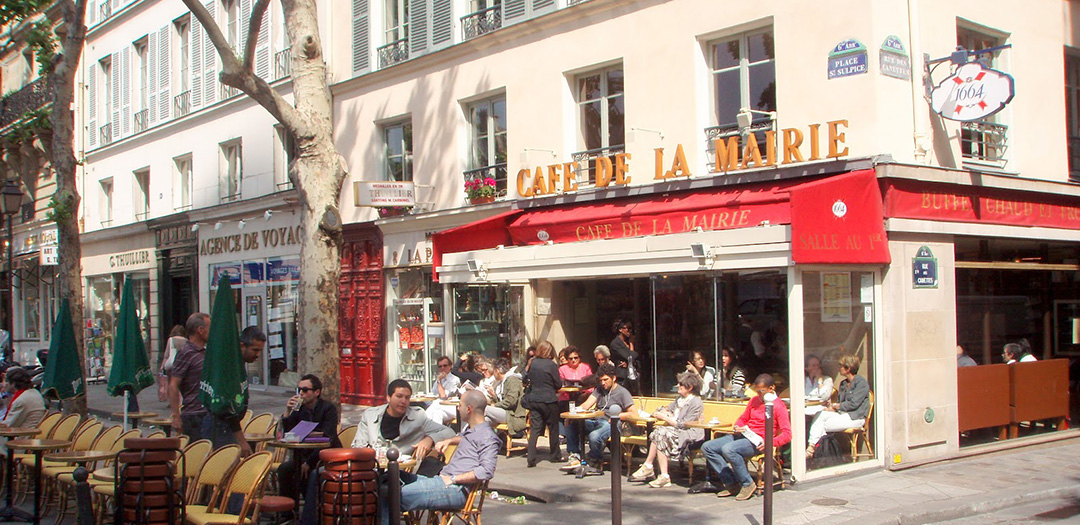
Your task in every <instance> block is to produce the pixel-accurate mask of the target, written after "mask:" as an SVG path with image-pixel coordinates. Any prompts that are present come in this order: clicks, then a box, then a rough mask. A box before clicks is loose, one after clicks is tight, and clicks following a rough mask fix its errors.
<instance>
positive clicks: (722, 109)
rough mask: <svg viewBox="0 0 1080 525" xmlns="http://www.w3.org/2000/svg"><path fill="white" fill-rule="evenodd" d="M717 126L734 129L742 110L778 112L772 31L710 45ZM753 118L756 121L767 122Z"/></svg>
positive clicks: (768, 30) (754, 33) (731, 38)
mask: <svg viewBox="0 0 1080 525" xmlns="http://www.w3.org/2000/svg"><path fill="white" fill-rule="evenodd" d="M710 51H711V57H710V58H711V62H712V76H713V82H714V88H715V89H716V108H715V109H716V124H718V125H719V126H721V127H734V126H735V125H736V115H738V114H739V110H740V109H741V108H748V109H752V110H756V111H776V55H775V52H774V49H773V34H772V29H766V30H763V31H760V30H759V31H754V32H750V33H744V34H741V35H737V36H734V37H730V38H727V39H725V40H721V41H719V42H716V43H714V44H712V45H711V46H710ZM767 118H768V117H766V116H763V115H754V118H753V120H754V121H755V122H758V121H761V120H763V119H767Z"/></svg>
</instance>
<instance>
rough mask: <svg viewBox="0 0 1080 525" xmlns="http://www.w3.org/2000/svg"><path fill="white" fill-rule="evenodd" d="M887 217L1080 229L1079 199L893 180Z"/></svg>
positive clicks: (888, 189) (887, 198) (888, 190)
mask: <svg viewBox="0 0 1080 525" xmlns="http://www.w3.org/2000/svg"><path fill="white" fill-rule="evenodd" d="M885 216H886V217H901V218H907V219H927V220H939V221H953V222H973V223H986V224H1004V225H1011V226H1042V227H1046V228H1067V229H1077V228H1080V200H1078V199H1076V198H1072V199H1068V198H1066V197H1063V196H1060V195H1046V194H1034V193H1019V192H1014V191H1006V190H994V189H987V188H981V189H976V188H967V187H958V186H951V185H945V184H931V183H926V182H923V181H909V180H890V181H888V182H887V183H886V185H885Z"/></svg>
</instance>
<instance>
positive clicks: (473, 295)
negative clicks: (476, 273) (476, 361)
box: [453, 284, 529, 363]
mask: <svg viewBox="0 0 1080 525" xmlns="http://www.w3.org/2000/svg"><path fill="white" fill-rule="evenodd" d="M524 290H525V289H524V287H522V286H511V285H508V284H492V285H467V286H455V287H454V291H453V296H454V316H455V322H454V348H455V349H456V350H457V352H458V354H463V353H466V352H472V353H476V354H480V355H483V356H484V357H487V358H490V359H496V358H498V357H507V358H509V359H510V360H511V362H515V363H518V362H522V361H523V359H524V356H525V348H526V347H528V346H529V341H528V337H527V336H526V334H525V323H524V320H523V317H524V311H525V301H524V293H525V292H524Z"/></svg>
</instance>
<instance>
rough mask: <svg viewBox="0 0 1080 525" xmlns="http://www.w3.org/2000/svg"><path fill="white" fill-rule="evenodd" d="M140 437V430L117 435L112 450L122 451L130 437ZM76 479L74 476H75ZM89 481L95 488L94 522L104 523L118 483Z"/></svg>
mask: <svg viewBox="0 0 1080 525" xmlns="http://www.w3.org/2000/svg"><path fill="white" fill-rule="evenodd" d="M137 437H139V431H138V430H128V431H127V432H124V433H123V434H121V435H119V436H117V438H116V441H114V442H113V444H112V446H111V447H109V451H110V452H116V453H118V454H119V453H120V451H121V450H124V442H125V441H127V440H128V439H129V438H137ZM114 461H115V460H109V461H106V462H105V466H109V465H112V463H113V462H114ZM73 479H74V478H73ZM87 482H88V483H89V484H90V488H91V489H92V490H93V497H94V503H95V505H96V506H97V508H96V509H95V511H94V516H95V519H94V522H95V523H99V524H100V523H102V522H104V521H105V512H106V510H107V509H108V507H109V505H110V504H111V502H112V499H113V498H115V497H116V484H115V483H113V482H111V481H101V480H98V479H94V478H93V477H91V478H90V479H89V480H87Z"/></svg>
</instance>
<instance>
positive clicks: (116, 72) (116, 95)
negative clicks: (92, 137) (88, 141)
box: [109, 52, 123, 141]
mask: <svg viewBox="0 0 1080 525" xmlns="http://www.w3.org/2000/svg"><path fill="white" fill-rule="evenodd" d="M121 60H123V58H122V57H121V56H120V53H119V52H117V53H113V56H112V67H111V68H110V69H109V71H110V74H111V75H112V82H110V84H112V85H111V86H110V87H111V88H112V118H111V119H110V120H109V122H111V123H112V129H110V130H109V133H110V134H111V135H112V140H114V141H115V140H116V139H117V138H119V137H120V77H121V75H122V74H123V68H122V67H121V66H122V63H121V62H120V61H121Z"/></svg>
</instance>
